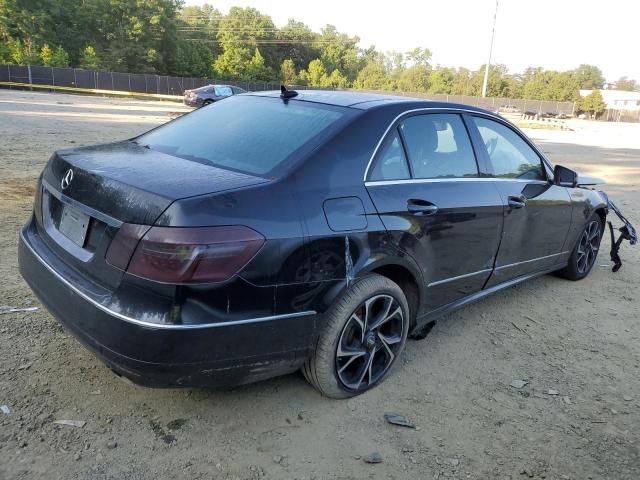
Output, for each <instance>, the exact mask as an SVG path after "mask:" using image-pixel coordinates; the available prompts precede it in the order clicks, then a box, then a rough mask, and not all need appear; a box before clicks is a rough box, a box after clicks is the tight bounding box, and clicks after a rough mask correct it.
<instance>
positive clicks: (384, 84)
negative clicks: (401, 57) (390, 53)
mask: <svg viewBox="0 0 640 480" xmlns="http://www.w3.org/2000/svg"><path fill="white" fill-rule="evenodd" d="M390 80H391V79H390V77H389V74H388V73H387V70H386V69H385V68H384V65H382V64H381V63H378V62H370V63H368V64H367V65H365V67H364V68H363V69H362V70H360V72H359V73H358V77H357V78H356V81H355V82H354V84H353V86H354V87H355V88H362V89H364V90H385V89H387V88H389V87H390Z"/></svg>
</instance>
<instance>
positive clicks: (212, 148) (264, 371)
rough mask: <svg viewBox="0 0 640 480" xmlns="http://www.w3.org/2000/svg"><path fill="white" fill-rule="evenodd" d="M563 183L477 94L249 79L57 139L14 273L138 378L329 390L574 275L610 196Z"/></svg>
mask: <svg viewBox="0 0 640 480" xmlns="http://www.w3.org/2000/svg"><path fill="white" fill-rule="evenodd" d="M212 127H215V128H212ZM579 183H580V180H579V178H578V177H577V174H576V173H575V172H573V171H571V170H569V169H566V168H563V167H560V166H556V167H555V168H553V167H552V166H551V164H550V163H549V161H548V160H547V159H546V158H545V156H544V155H543V153H542V152H541V151H540V150H539V149H538V148H537V147H536V146H535V145H534V144H533V143H532V142H531V141H529V140H528V139H527V138H526V137H525V136H524V135H523V134H522V133H521V132H520V131H519V130H518V129H517V128H516V127H514V126H513V125H512V124H511V123H509V122H508V121H507V120H505V119H504V118H502V117H500V116H498V115H494V114H490V113H487V112H486V111H483V110H481V109H477V108H473V107H469V106H465V105H455V104H449V103H439V102H429V101H420V100H415V99H410V98H405V97H402V98H396V97H390V96H383V95H374V94H365V93H344V92H321V91H305V92H304V93H301V94H296V92H291V91H283V92H282V93H280V92H268V93H260V94H246V95H240V96H234V97H232V98H230V99H228V100H226V101H224V102H220V103H216V104H214V105H212V106H211V107H208V108H204V109H199V110H196V111H194V112H192V113H190V114H188V115H184V116H182V117H180V118H178V119H176V120H174V121H172V122H170V123H168V124H165V125H163V126H160V127H158V128H156V129H154V130H151V131H150V132H148V133H146V134H143V135H141V136H139V137H136V138H134V139H132V140H128V141H123V142H119V143H113V144H107V145H98V146H93V147H82V148H72V149H65V150H60V151H57V152H56V153H54V154H53V156H52V157H51V159H50V160H49V163H48V165H47V166H46V168H45V169H44V172H43V174H42V175H41V177H40V180H39V183H38V187H37V193H36V199H35V205H34V212H33V217H32V218H31V220H30V221H29V222H28V224H27V225H26V226H25V227H24V229H23V231H22V233H21V236H20V242H19V262H20V269H21V273H22V275H23V277H24V278H25V279H26V281H27V282H28V283H29V285H30V286H31V288H32V289H33V291H34V292H35V293H36V294H37V296H38V297H39V298H40V300H41V301H42V303H43V304H44V305H45V306H46V307H47V308H48V309H49V310H50V311H51V313H52V314H53V315H54V316H55V317H57V319H58V320H59V321H60V322H61V323H62V324H63V325H64V326H65V327H66V328H68V329H69V330H70V331H71V332H73V333H74V334H75V335H76V336H77V337H78V339H79V340H80V341H81V342H82V343H84V345H86V346H87V347H88V348H89V349H91V350H92V351H93V352H95V353H96V354H97V355H98V356H99V357H101V358H102V359H103V360H104V362H106V364H107V365H108V366H109V367H110V368H111V369H113V370H114V371H115V372H116V373H118V374H121V375H124V376H126V377H128V378H130V379H132V380H133V381H135V382H138V383H140V384H144V385H149V386H161V387H167V386H203V387H217V386H229V385H237V384H242V383H248V382H253V381H256V380H260V379H265V378H268V377H272V376H275V375H280V374H284V373H288V372H293V371H296V370H298V369H301V370H302V372H303V373H304V375H305V377H306V378H307V379H308V380H309V382H310V383H311V384H312V385H313V386H315V387H316V388H317V389H318V390H319V391H320V392H322V393H323V394H325V395H327V396H330V397H335V398H344V397H349V396H352V395H355V394H358V393H361V392H364V391H366V390H368V389H370V388H372V387H373V386H375V385H376V384H378V383H379V382H381V381H382V380H383V379H384V378H385V377H387V375H388V373H389V371H390V368H391V367H392V365H393V364H394V363H395V362H396V360H397V358H398V357H399V356H400V355H401V353H402V350H403V348H404V346H405V341H406V339H407V337H408V336H414V337H420V336H422V335H424V334H425V332H426V330H427V329H428V328H429V326H430V325H432V324H433V322H434V320H435V319H436V318H438V317H439V316H441V315H443V314H445V313H448V312H451V311H452V310H454V309H456V308H458V307H460V306H463V305H465V304H468V303H469V302H472V301H474V300H478V299H480V298H482V297H485V296H486V295H489V294H491V293H494V292H496V291H498V290H501V289H503V288H505V287H509V286H511V285H515V284H517V283H519V282H522V281H525V280H528V279H530V278H533V277H537V276H539V275H543V274H545V273H549V272H557V273H558V274H559V275H561V276H563V277H565V278H568V279H571V280H579V279H581V278H584V277H585V276H587V275H588V274H589V271H590V270H591V268H592V267H593V265H594V262H595V260H596V255H597V254H598V249H599V246H600V239H601V237H602V235H603V231H604V226H605V219H606V216H607V213H608V205H609V204H608V201H607V198H606V196H605V195H604V194H602V193H600V192H598V191H596V190H593V189H590V188H585V187H582V186H581V185H580V184H579ZM628 232H630V231H628Z"/></svg>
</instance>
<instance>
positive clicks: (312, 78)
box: [300, 58, 328, 87]
mask: <svg viewBox="0 0 640 480" xmlns="http://www.w3.org/2000/svg"><path fill="white" fill-rule="evenodd" d="M300 76H301V77H302V78H304V79H305V80H306V83H307V85H309V86H312V87H326V86H328V85H327V84H328V81H327V69H326V68H325V67H324V64H323V63H322V60H320V59H319V58H316V59H315V60H311V61H310V62H309V67H308V68H307V71H306V72H305V71H302V72H300Z"/></svg>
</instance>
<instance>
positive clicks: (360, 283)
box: [302, 274, 410, 398]
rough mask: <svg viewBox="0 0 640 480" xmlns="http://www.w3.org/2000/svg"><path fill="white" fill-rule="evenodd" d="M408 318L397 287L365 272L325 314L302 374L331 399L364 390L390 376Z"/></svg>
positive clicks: (385, 279) (356, 393)
mask: <svg viewBox="0 0 640 480" xmlns="http://www.w3.org/2000/svg"><path fill="white" fill-rule="evenodd" d="M409 323H410V318H409V304H408V303H407V299H406V297H405V295H404V293H403V292H402V290H401V289H400V287H399V286H398V285H397V284H395V283H394V282H392V281H391V280H389V279H388V278H387V277H383V276H382V275H377V274H370V275H367V276H365V277H363V278H362V279H360V280H357V281H356V283H354V284H353V285H352V286H351V288H349V289H348V290H347V291H346V292H345V293H344V294H343V295H342V297H340V298H339V299H338V300H337V302H336V303H335V304H334V305H333V306H332V307H331V308H330V309H329V310H328V312H327V313H326V317H325V325H324V328H323V330H322V332H321V333H320V335H319V337H318V340H317V343H316V348H315V350H314V351H313V353H312V354H311V355H310V356H309V358H308V359H307V360H306V362H305V364H304V366H303V367H302V373H303V374H304V376H305V378H306V379H307V381H308V382H309V383H310V384H311V385H313V386H314V387H315V388H316V389H317V390H318V391H319V392H320V393H321V394H323V395H325V396H327V397H330V398H349V397H353V396H354V395H359V394H361V393H364V392H366V391H367V390H369V389H371V388H373V387H375V386H376V385H377V384H379V383H380V382H382V381H383V380H384V379H385V378H386V377H387V376H388V373H389V371H390V370H391V367H392V366H393V364H394V363H395V360H396V359H397V358H398V356H399V355H400V353H401V352H402V350H403V349H404V345H405V342H406V340H407V333H408V331H409Z"/></svg>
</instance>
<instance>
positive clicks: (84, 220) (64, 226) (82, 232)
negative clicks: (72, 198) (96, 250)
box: [58, 205, 91, 247]
mask: <svg viewBox="0 0 640 480" xmlns="http://www.w3.org/2000/svg"><path fill="white" fill-rule="evenodd" d="M90 220H91V217H90V216H89V215H86V214H84V213H82V212H81V211H79V210H78V209H76V208H73V207H71V206H69V205H64V206H63V207H62V215H61V216H60V226H59V227H58V229H59V230H60V233H62V234H63V235H64V236H65V237H67V238H68V239H69V240H71V241H72V242H73V243H75V244H76V245H78V246H80V247H84V242H85V240H86V239H87V231H88V230H89V221H90Z"/></svg>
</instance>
